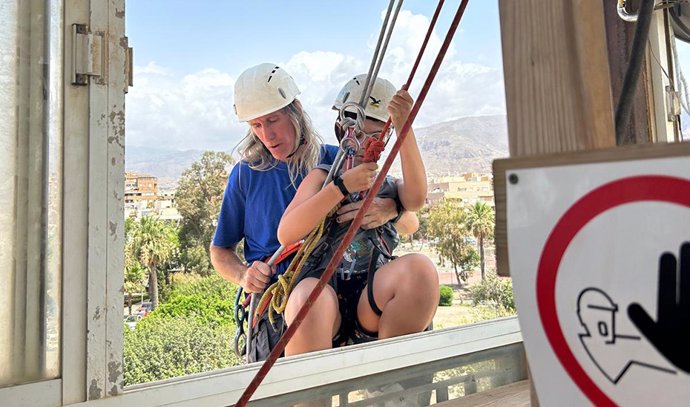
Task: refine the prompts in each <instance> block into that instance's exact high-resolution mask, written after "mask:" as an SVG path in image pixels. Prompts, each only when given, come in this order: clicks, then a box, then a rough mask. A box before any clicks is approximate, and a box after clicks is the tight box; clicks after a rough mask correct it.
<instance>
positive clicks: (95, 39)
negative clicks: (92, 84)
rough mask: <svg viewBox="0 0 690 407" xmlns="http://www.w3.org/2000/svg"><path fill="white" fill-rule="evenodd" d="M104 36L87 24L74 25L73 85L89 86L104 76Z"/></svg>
mask: <svg viewBox="0 0 690 407" xmlns="http://www.w3.org/2000/svg"><path fill="white" fill-rule="evenodd" d="M102 69H103V34H102V33H95V34H94V33H90V32H89V28H88V26H87V25H85V24H72V85H80V86H84V85H88V84H89V77H100V76H101V75H102V74H103V70H102Z"/></svg>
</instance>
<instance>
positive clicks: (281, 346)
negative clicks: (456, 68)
mask: <svg viewBox="0 0 690 407" xmlns="http://www.w3.org/2000/svg"><path fill="white" fill-rule="evenodd" d="M468 2H469V0H462V1H461V3H460V6H459V7H458V10H457V12H456V14H455V17H454V18H453V22H452V23H451V25H450V28H449V29H448V33H447V34H446V37H445V39H444V41H443V45H442V46H441V49H440V50H439V53H438V56H437V57H436V60H435V61H434V64H433V66H432V67H431V71H430V72H429V75H428V77H427V79H426V81H425V82H424V86H423V87H422V90H421V91H420V94H419V97H418V98H417V100H416V101H415V104H414V106H413V107H412V111H411V112H410V115H409V116H408V118H407V121H406V122H405V125H404V126H403V128H402V129H401V131H400V133H398V137H397V140H396V142H395V144H394V145H393V147H392V148H391V153H390V154H389V156H388V158H386V161H385V163H384V165H383V167H382V168H381V171H380V172H379V174H378V176H377V177H376V180H375V181H374V185H373V186H372V189H373V190H375V191H377V190H378V189H379V188H381V185H382V184H383V181H384V178H385V176H386V174H387V173H388V170H389V169H390V167H391V165H392V164H393V160H394V159H395V156H396V155H397V154H398V151H399V150H400V146H401V145H402V143H403V141H405V137H406V135H407V133H408V132H409V130H410V128H411V127H412V122H413V121H414V119H415V117H416V116H417V113H418V112H419V109H420V107H421V105H422V103H423V102H424V99H425V98H426V95H427V93H428V92H429V88H430V86H431V83H432V82H433V80H434V78H435V77H436V73H437V72H438V69H439V66H440V65H441V62H442V61H443V58H444V57H445V54H446V51H447V50H448V47H449V46H450V42H451V40H452V39H453V36H454V35H455V31H456V29H457V27H458V25H459V23H460V20H461V19H462V16H463V14H464V12H465V9H466V8H467V3H468ZM374 195H375V194H367V196H366V198H364V200H363V201H362V206H361V207H360V209H359V211H358V212H357V215H356V216H355V218H354V220H353V221H352V223H351V224H350V227H349V228H348V230H347V232H346V233H345V236H344V237H343V240H342V242H341V243H340V246H339V247H338V249H337V250H336V252H335V254H334V255H333V257H332V258H331V260H330V261H329V263H328V265H327V266H326V270H325V271H324V273H323V274H322V275H321V278H320V279H319V281H318V283H317V285H316V287H314V289H313V291H312V292H311V294H309V297H308V298H307V300H306V303H305V306H303V307H302V308H301V309H300V310H299V312H298V313H297V316H296V317H295V321H294V322H293V323H292V324H291V325H290V326H289V327H288V329H287V330H286V331H285V333H284V334H283V336H282V337H281V338H280V340H279V341H278V343H277V344H276V346H275V347H274V348H273V350H272V351H271V353H270V354H269V355H268V358H267V359H266V360H265V361H264V363H263V365H262V366H261V368H260V369H259V371H258V372H257V373H256V376H254V378H253V379H252V381H251V382H250V383H249V386H247V388H246V389H245V391H244V392H243V393H242V396H241V397H240V399H239V400H238V401H237V404H236V407H244V406H246V405H247V403H248V402H249V399H250V398H251V396H252V394H254V392H255V391H256V389H257V388H258V387H259V384H261V382H262V381H263V379H264V378H265V377H266V375H267V374H268V371H269V370H270V369H271V367H272V366H273V364H275V362H276V360H278V357H279V356H280V354H281V353H283V351H284V350H285V346H286V345H287V343H288V341H290V339H291V338H292V336H293V335H294V334H295V331H297V328H299V326H300V325H301V323H302V321H303V320H304V318H305V316H306V315H307V313H308V312H309V310H310V308H311V304H313V303H314V302H315V301H316V298H317V297H318V296H319V294H321V292H322V291H323V289H324V287H325V286H326V284H327V283H328V280H329V279H330V278H331V276H332V275H333V273H334V271H335V268H336V267H337V265H338V264H339V263H340V259H341V258H342V257H343V254H344V253H345V249H346V248H347V247H348V246H349V244H350V243H351V242H352V239H353V237H354V235H355V232H356V231H357V229H359V227H360V226H361V224H362V221H363V219H364V213H365V212H366V211H367V209H368V208H369V207H370V206H371V204H372V202H373V200H374Z"/></svg>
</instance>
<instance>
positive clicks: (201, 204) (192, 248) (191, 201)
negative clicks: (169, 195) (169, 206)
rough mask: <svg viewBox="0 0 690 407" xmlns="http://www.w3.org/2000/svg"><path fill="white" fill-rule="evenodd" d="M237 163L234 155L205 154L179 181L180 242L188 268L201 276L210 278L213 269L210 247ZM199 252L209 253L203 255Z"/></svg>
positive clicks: (207, 152)
mask: <svg viewBox="0 0 690 407" xmlns="http://www.w3.org/2000/svg"><path fill="white" fill-rule="evenodd" d="M233 162H234V160H233V159H232V157H231V156H230V154H227V153H224V152H220V151H205V152H204V153H203V155H202V156H201V158H200V159H199V161H195V162H194V163H192V165H191V167H190V168H188V169H186V170H185V171H184V172H183V173H182V175H181V177H180V180H179V183H178V187H177V192H176V193H175V200H176V202H177V209H178V211H179V212H180V215H181V216H182V222H181V223H180V241H181V245H182V247H183V248H185V249H184V250H183V251H184V252H185V253H184V255H183V258H184V261H185V268H187V269H188V270H190V269H191V270H193V271H194V272H196V273H199V274H201V275H210V274H212V272H213V268H212V266H211V264H210V262H208V261H206V262H204V261H203V260H202V258H203V257H205V258H206V259H208V258H209V252H208V247H209V244H210V243H211V240H212V239H213V234H214V232H215V225H214V222H215V221H216V219H218V213H219V212H220V205H221V203H222V201H223V192H224V190H225V185H226V183H227V177H228V167H229V166H231V165H232V164H233ZM199 250H203V251H204V252H205V253H206V254H205V256H201V255H200V253H199Z"/></svg>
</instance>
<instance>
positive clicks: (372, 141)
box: [364, 137, 386, 163]
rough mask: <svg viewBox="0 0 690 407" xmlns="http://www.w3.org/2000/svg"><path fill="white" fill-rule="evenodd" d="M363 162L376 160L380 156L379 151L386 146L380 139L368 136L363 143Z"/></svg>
mask: <svg viewBox="0 0 690 407" xmlns="http://www.w3.org/2000/svg"><path fill="white" fill-rule="evenodd" d="M364 148H365V150H364V162H366V163H371V162H377V161H378V160H379V158H381V153H382V152H383V150H384V149H385V148H386V145H385V144H384V142H383V141H382V140H379V139H376V138H373V137H369V138H368V139H367V141H366V142H365V143H364Z"/></svg>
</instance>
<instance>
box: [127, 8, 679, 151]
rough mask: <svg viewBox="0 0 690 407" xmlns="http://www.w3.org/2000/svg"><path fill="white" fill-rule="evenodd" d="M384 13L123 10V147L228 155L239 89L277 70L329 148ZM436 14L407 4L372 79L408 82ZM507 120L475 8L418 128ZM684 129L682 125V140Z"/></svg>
mask: <svg viewBox="0 0 690 407" xmlns="http://www.w3.org/2000/svg"><path fill="white" fill-rule="evenodd" d="M388 4H389V1H388V0H351V1H348V2H344V1H342V0H298V1H297V0H295V1H287V0H252V1H231V0H194V1H189V0H127V1H126V12H125V16H126V21H125V22H126V34H127V36H128V37H129V43H130V46H132V47H133V48H134V86H133V87H132V88H130V90H129V93H128V95H127V98H126V109H127V145H129V146H148V147H165V148H171V149H177V150H187V149H212V150H224V151H231V150H232V149H233V148H234V147H235V145H236V144H237V142H238V141H239V140H240V139H241V138H242V137H243V136H244V134H245V132H246V129H247V126H246V124H245V123H240V122H239V121H238V120H237V117H236V116H235V114H234V111H233V108H232V105H233V85H234V82H235V79H236V78H237V77H238V76H239V74H240V73H241V72H242V71H243V70H245V69H246V68H248V67H250V66H253V65H256V64H259V63H262V62H271V63H275V64H277V65H279V66H281V67H282V68H283V69H285V70H287V72H289V73H290V74H291V75H292V76H293V78H294V79H295V80H296V82H297V84H298V86H299V88H300V90H301V94H300V95H299V99H300V100H301V101H302V103H303V104H304V106H305V108H306V110H307V112H308V113H309V115H310V116H311V118H312V120H313V122H314V124H315V127H316V128H317V130H318V131H319V132H320V133H321V135H322V137H323V138H324V140H325V141H326V142H330V143H334V142H335V137H334V135H333V122H334V120H335V112H334V111H332V110H331V106H332V105H333V101H334V99H335V96H336V95H337V93H338V91H339V90H340V88H341V87H342V86H343V85H344V84H345V82H347V80H348V79H350V78H352V77H353V76H355V75H357V74H360V73H365V72H367V71H368V68H369V64H370V63H371V58H372V55H373V53H374V48H375V45H376V42H377V40H378V36H379V32H380V30H381V25H382V22H383V18H384V16H385V12H386V9H387V7H388ZM436 4H437V2H435V1H430V0H407V1H405V2H404V3H403V6H402V10H401V12H400V14H399V17H398V19H397V22H396V24H395V28H394V31H393V35H392V38H391V41H390V44H389V45H388V49H387V52H386V54H385V57H384V62H383V65H382V67H381V71H380V73H379V76H381V77H384V78H386V79H389V80H390V81H392V82H393V84H395V85H396V86H402V84H403V83H404V82H405V81H406V80H407V77H408V75H409V71H410V68H411V66H412V63H413V61H414V60H415V58H416V56H417V54H418V52H419V48H420V45H421V42H422V40H423V38H424V35H425V34H426V32H427V28H428V26H429V21H430V19H431V16H432V15H433V13H434V10H435V7H436ZM458 4H459V1H446V2H445V4H444V8H443V9H442V11H441V17H440V18H439V21H438V23H437V24H436V28H435V29H434V31H433V35H432V38H431V41H430V44H429V46H428V47H427V51H426V53H425V56H424V58H423V60H422V64H421V67H420V69H419V70H418V72H417V75H416V78H415V80H414V81H413V83H412V87H411V89H410V93H411V94H412V96H413V97H416V96H417V95H418V94H419V89H420V87H421V85H422V84H423V83H424V80H425V79H426V77H427V75H428V72H429V68H430V66H431V64H432V63H433V60H434V58H435V57H436V55H437V54H438V50H439V48H440V45H441V43H442V41H443V38H444V37H445V35H446V32H447V30H448V26H449V25H450V22H451V20H452V17H453V16H454V15H455V12H456V10H457V7H458ZM343 5H347V7H342V6H343ZM677 44H678V51H679V56H680V63H681V67H690V45H688V44H686V43H683V42H681V41H678V42H677ZM688 72H690V71H688ZM505 110H506V109H505V92H504V86H503V68H502V60H501V40H500V26H499V17H498V0H476V1H471V2H469V5H468V7H467V9H466V12H465V15H464V17H463V19H462V21H461V23H460V26H459V28H458V30H457V32H456V33H455V36H454V40H453V42H452V43H451V46H450V48H449V50H448V53H447V54H446V56H445V59H444V61H443V63H442V65H441V68H440V70H439V72H438V74H437V76H436V79H435V80H434V82H433V84H432V86H431V89H430V91H429V94H428V95H427V97H426V100H425V101H424V104H423V105H422V108H421V109H420V111H419V114H418V116H417V119H416V120H415V127H423V126H427V125H431V124H435V123H440V122H443V121H448V120H453V119H457V118H459V117H467V116H479V115H491V114H505ZM688 121H689V120H688V117H687V115H684V117H683V123H684V124H683V128H687V123H688ZM686 131H688V130H686Z"/></svg>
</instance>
